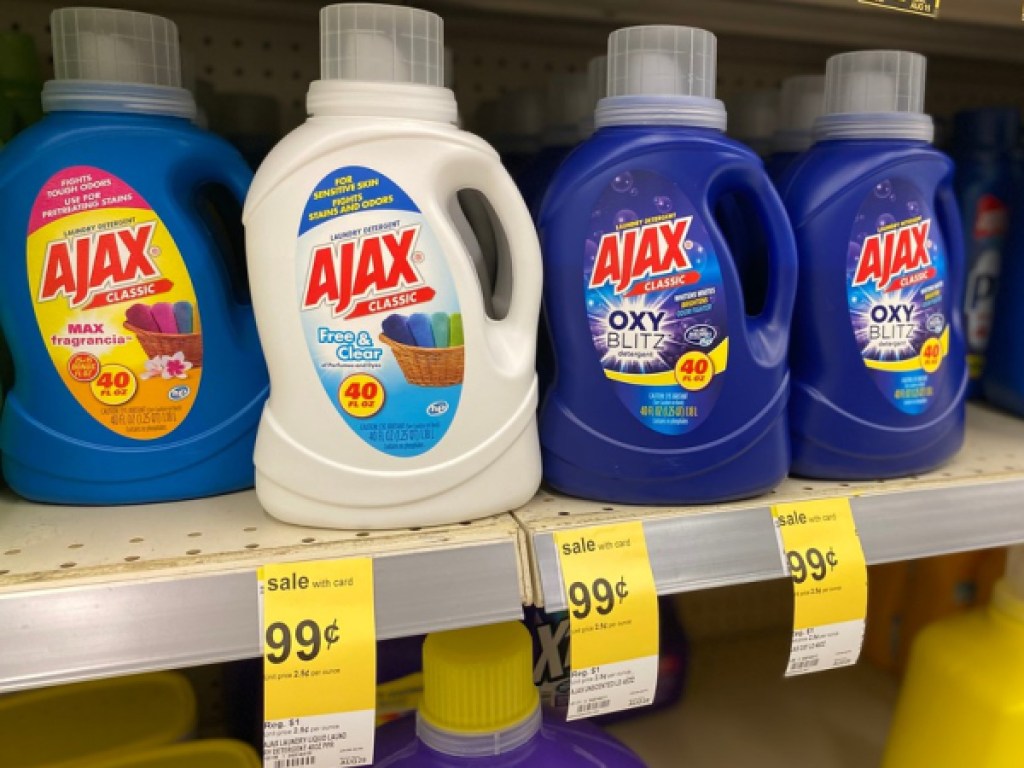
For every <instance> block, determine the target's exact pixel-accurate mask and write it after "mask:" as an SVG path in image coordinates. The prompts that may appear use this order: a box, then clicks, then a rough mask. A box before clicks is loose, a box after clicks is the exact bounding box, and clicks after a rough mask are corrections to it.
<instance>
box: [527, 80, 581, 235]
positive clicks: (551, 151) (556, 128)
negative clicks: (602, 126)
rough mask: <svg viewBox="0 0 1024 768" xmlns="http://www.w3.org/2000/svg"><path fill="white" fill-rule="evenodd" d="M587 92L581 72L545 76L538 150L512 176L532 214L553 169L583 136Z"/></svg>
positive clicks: (555, 169)
mask: <svg viewBox="0 0 1024 768" xmlns="http://www.w3.org/2000/svg"><path fill="white" fill-rule="evenodd" d="M589 93H590V91H589V85H588V80H587V75H585V74H583V73H579V72H575V73H559V74H556V75H552V76H551V78H550V79H549V80H548V89H547V94H546V114H545V118H546V120H547V127H546V128H545V129H544V137H543V143H542V146H541V150H540V152H538V153H537V156H536V157H535V158H534V159H533V161H532V162H531V163H530V164H529V165H527V166H526V167H525V168H524V169H523V170H522V171H521V172H520V173H519V174H518V175H517V176H516V184H517V185H518V187H519V191H520V192H521V193H522V195H523V200H525V201H526V207H527V208H529V209H530V213H531V214H532V215H533V217H534V218H536V217H537V213H538V209H539V208H540V204H541V201H542V200H543V199H544V193H545V192H546V191H547V189H548V185H549V184H550V183H551V179H552V177H553V176H554V175H555V171H557V170H558V167H559V166H560V165H561V164H562V161H563V160H565V158H566V157H567V156H568V155H569V153H570V152H572V150H573V149H574V148H575V147H576V146H577V145H578V144H579V143H580V141H582V140H583V139H585V138H586V136H585V135H581V133H580V123H581V121H582V120H583V118H584V117H585V116H586V114H587V113H588V112H589V111H591V108H592V107H593V102H592V101H591V99H590V97H589Z"/></svg>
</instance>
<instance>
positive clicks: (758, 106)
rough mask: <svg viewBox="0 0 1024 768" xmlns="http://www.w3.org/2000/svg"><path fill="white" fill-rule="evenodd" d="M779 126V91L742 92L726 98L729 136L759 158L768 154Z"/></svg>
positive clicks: (768, 89) (770, 89) (763, 89)
mask: <svg viewBox="0 0 1024 768" xmlns="http://www.w3.org/2000/svg"><path fill="white" fill-rule="evenodd" d="M778 123H779V92H778V91H777V90H775V89H773V88H762V89H759V90H756V91H741V92H740V93H737V94H736V96H735V97H733V98H731V99H729V134H730V135H731V136H734V137H735V138H736V139H737V140H739V141H742V142H743V143H744V144H746V145H747V146H749V147H750V148H751V149H753V150H754V151H755V152H757V154H759V155H765V154H767V153H768V152H770V151H771V147H772V142H773V140H774V138H775V131H776V129H777V128H778Z"/></svg>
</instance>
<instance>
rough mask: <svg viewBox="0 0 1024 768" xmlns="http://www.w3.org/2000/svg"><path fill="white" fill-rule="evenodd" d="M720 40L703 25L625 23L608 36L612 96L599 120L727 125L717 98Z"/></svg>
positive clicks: (603, 105) (602, 106)
mask: <svg viewBox="0 0 1024 768" xmlns="http://www.w3.org/2000/svg"><path fill="white" fill-rule="evenodd" d="M716 68H717V41H716V39H715V36H714V35H713V34H711V33H710V32H707V31H705V30H703V29H696V28H694V27H675V26H645V27H626V28H625V29H619V30H616V31H615V32H612V34H611V36H609V38H608V98H607V99H603V100H602V101H601V103H600V104H599V105H598V114H597V124H598V125H599V126H601V125H630V124H632V125H657V124H661V125H666V124H675V125H688V126H693V127H702V128H714V129H717V130H724V129H725V122H726V116H725V107H724V106H723V105H722V102H720V101H718V100H717V99H716V98H715V76H716Z"/></svg>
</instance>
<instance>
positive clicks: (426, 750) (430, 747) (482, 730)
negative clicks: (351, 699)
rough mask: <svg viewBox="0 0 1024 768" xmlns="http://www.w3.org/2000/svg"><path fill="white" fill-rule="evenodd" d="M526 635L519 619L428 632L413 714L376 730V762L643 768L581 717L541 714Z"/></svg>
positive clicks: (389, 767)
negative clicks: (420, 688)
mask: <svg viewBox="0 0 1024 768" xmlns="http://www.w3.org/2000/svg"><path fill="white" fill-rule="evenodd" d="M532 670H533V652H532V648H531V644H530V634H529V632H527V631H526V628H525V627H524V626H523V625H522V624H520V623H518V622H508V623H505V624H493V625H490V626H484V627H475V628H473V629H458V630H454V631H451V632H440V633H437V634H433V635H428V636H427V640H426V642H425V643H424V644H423V700H422V701H421V703H420V706H419V710H418V711H417V713H416V719H415V721H413V719H412V718H405V719H404V720H399V721H397V722H393V723H389V724H387V725H385V726H384V727H382V728H381V729H380V730H379V731H378V732H377V754H376V760H375V761H374V765H375V766H377V767H378V768H414V767H415V768H431V767H433V768H449V767H450V766H455V765H459V766H467V768H468V766H472V765H480V766H487V768H513V766H527V765H529V766H531V767H532V768H643V763H642V762H641V761H640V759H639V758H638V757H637V756H636V755H634V754H633V753H632V752H631V751H630V750H628V749H627V748H626V747H624V746H622V745H621V744H620V743H619V742H617V741H616V740H615V739H614V738H612V737H611V736H609V735H607V734H605V733H603V732H602V731H601V730H600V729H598V728H597V726H595V725H592V724H590V723H588V722H586V721H576V722H573V723H565V722H564V721H563V720H562V718H560V717H557V716H555V715H553V714H546V713H542V710H541V704H540V696H539V694H538V693H537V689H536V687H534V684H533V675H532Z"/></svg>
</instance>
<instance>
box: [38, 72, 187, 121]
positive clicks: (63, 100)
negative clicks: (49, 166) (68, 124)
mask: <svg viewBox="0 0 1024 768" xmlns="http://www.w3.org/2000/svg"><path fill="white" fill-rule="evenodd" d="M42 103H43V111H44V112H113V113H119V114H142V115H155V116H158V117H181V118H184V119H186V120H194V119H195V117H196V102H195V99H194V98H193V97H192V94H191V93H189V92H188V91H187V90H185V89H184V88H174V87H172V86H167V85H139V84H136V83H114V82H109V81H105V80H48V81H47V82H46V83H45V84H44V85H43V97H42Z"/></svg>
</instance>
